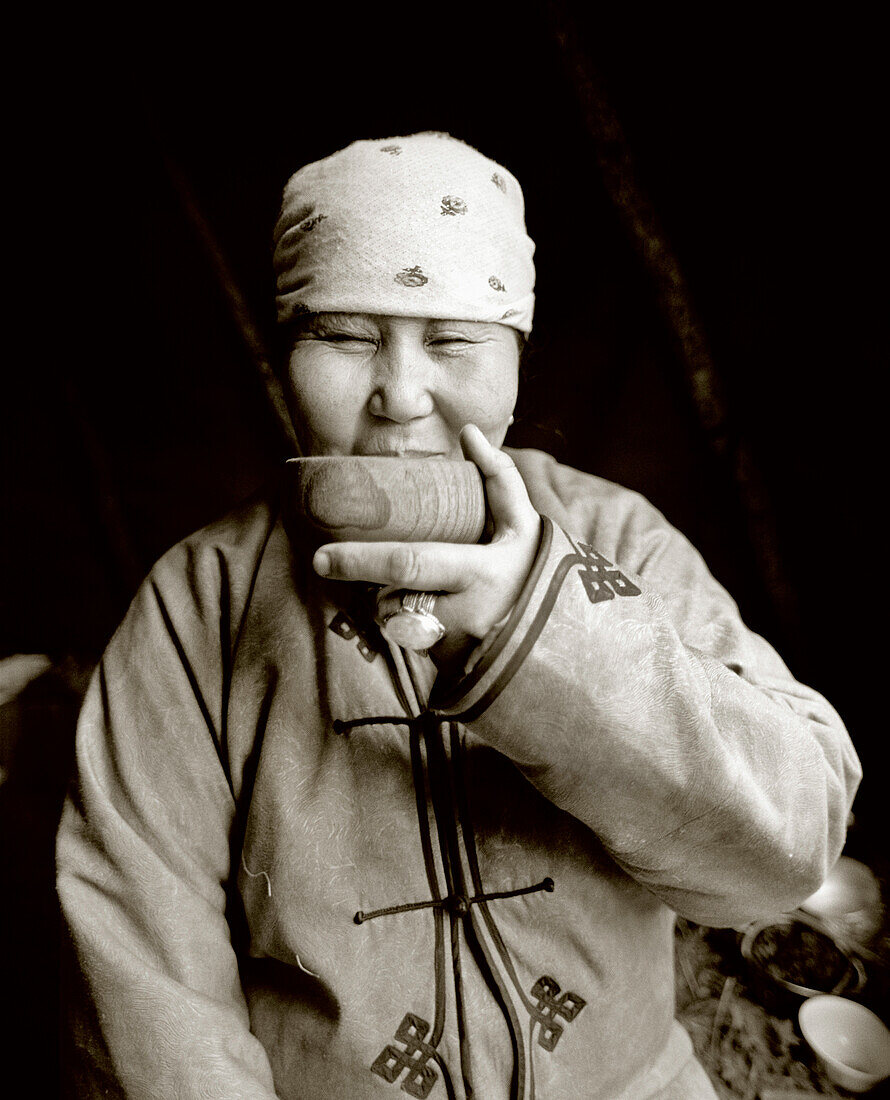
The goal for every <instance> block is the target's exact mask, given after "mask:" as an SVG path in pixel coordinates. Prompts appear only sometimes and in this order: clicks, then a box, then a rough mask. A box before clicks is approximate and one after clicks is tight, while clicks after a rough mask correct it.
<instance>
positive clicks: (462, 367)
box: [288, 313, 519, 458]
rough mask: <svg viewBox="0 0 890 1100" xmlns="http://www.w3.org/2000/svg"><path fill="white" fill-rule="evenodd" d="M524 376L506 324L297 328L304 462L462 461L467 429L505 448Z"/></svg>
mask: <svg viewBox="0 0 890 1100" xmlns="http://www.w3.org/2000/svg"><path fill="white" fill-rule="evenodd" d="M518 375H519V341H518V339H517V333H516V332H515V330H514V329H512V328H508V327H507V326H506V325H499V324H484V323H482V322H478V321H437V320H431V319H428V318H421V317H382V316H377V315H373V314H365V313H319V314H316V315H314V316H312V317H309V318H307V319H306V321H304V322H303V323H302V325H301V326H300V327H299V328H298V329H297V336H296V339H295V341H294V345H293V349H292V350H291V353H290V361H289V366H288V383H289V384H288V400H289V404H290V409H291V415H292V416H293V418H294V422H295V427H296V431H297V437H298V440H299V443H300V449H301V452H302V453H303V454H304V455H310V454H314V455H404V456H416V457H429V456H432V455H437V456H441V457H445V458H462V457H463V453H462V451H461V447H460V441H459V436H460V431H461V428H463V426H464V425H465V424H468V423H473V424H476V425H477V427H479V428H480V429H481V430H482V431H483V432H484V434H485V435H486V436H487V438H488V440H489V442H491V443H492V444H494V446H496V447H499V446H500V445H501V443H502V442H503V440H504V435H505V434H506V431H507V426H508V423H509V419H510V414H511V413H512V412H513V406H514V404H515V403H516V391H517V382H518Z"/></svg>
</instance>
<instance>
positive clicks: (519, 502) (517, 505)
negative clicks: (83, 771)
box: [460, 424, 538, 531]
mask: <svg viewBox="0 0 890 1100" xmlns="http://www.w3.org/2000/svg"><path fill="white" fill-rule="evenodd" d="M460 443H461V447H462V449H463V452H464V457H465V458H468V459H470V461H471V462H475V464H476V465H477V466H478V467H479V470H480V472H481V473H482V475H483V477H484V478H485V495H486V498H487V500H488V506H489V509H490V511H491V514H492V518H493V519H494V523H495V530H496V531H497V530H499V529H503V528H504V527H510V528H513V529H514V530H524V529H525V528H526V527H529V528H530V527H532V526H534V525H536V524H537V522H538V517H537V513H536V512H535V510H534V509H533V508H532V505H531V501H530V500H529V497H528V490H527V489H526V487H525V482H524V481H523V480H522V475H521V474H520V472H519V470H517V468H516V463H515V462H514V461H513V459H512V458H510V456H509V455H508V454H506V453H505V452H504V451H501V450H499V449H498V448H497V447H493V446H492V445H491V443H489V442H488V440H487V439H486V438H485V435H484V434H483V433H482V432H481V431H480V429H479V428H477V427H476V425H475V424H466V425H464V428H463V430H462V431H461V435H460Z"/></svg>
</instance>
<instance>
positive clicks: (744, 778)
mask: <svg viewBox="0 0 890 1100" xmlns="http://www.w3.org/2000/svg"><path fill="white" fill-rule="evenodd" d="M655 543H660V545H654V544H655ZM640 556H641V557H642V558H644V559H645V565H644V567H643V572H642V573H641V574H636V573H634V574H632V573H630V572H627V573H625V572H624V570H623V569H622V570H621V571H618V570H616V569H614V567H613V566H612V565H611V563H610V562H608V561H606V560H604V559H603V557H602V555H599V554H597V553H596V551H594V550H593V549H592V548H591V547H589V546H588V545H587V544H585V543H583V542H582V541H581V540H578V539H572V538H570V537H569V536H568V535H566V534H565V533H564V532H563V531H562V530H560V529H559V528H558V527H556V526H555V525H554V524H552V523H550V521H546V529H545V534H544V538H543V540H542V546H541V549H540V552H539V555H538V559H537V561H536V564H535V567H534V569H533V571H532V574H531V576H530V578H529V581H528V583H527V585H526V589H525V591H524V592H523V594H522V596H521V597H520V600H519V602H518V603H517V605H516V607H515V609H514V612H513V614H512V616H511V618H510V620H509V621H508V623H507V624H506V626H505V627H504V629H503V630H502V631H501V632H500V634H499V635H498V637H497V639H496V642H495V644H494V645H493V646H492V647H491V648H490V649H489V650H488V652H487V653H486V654H485V656H484V657H483V658H482V659H481V660H480V662H479V663H478V664H477V665H476V666H475V667H474V668H473V669H472V671H471V673H470V674H469V675H468V676H466V677H464V678H463V679H462V680H461V681H460V682H458V683H457V684H455V685H453V686H452V687H451V688H450V690H448V689H446V688H445V687H444V685H441V686H440V687H439V689H438V691H437V692H436V693H435V696H434V699H433V700H431V705H433V706H436V707H437V709H438V710H439V711H440V712H441V713H442V714H443V715H446V716H449V717H454V718H457V719H459V720H461V721H465V722H467V723H468V724H469V725H470V726H471V728H472V729H473V732H474V733H475V734H477V735H478V736H480V737H482V738H484V739H485V740H486V741H488V742H489V743H490V744H492V745H493V746H494V747H496V748H498V749H499V750H500V751H501V752H503V753H505V754H506V755H507V756H509V757H511V759H513V760H514V761H515V762H516V763H517V764H518V766H519V767H520V768H521V769H522V770H523V772H524V773H525V774H526V775H527V776H528V777H529V779H530V780H531V781H532V782H533V783H534V784H535V785H536V786H537V787H538V788H539V789H540V790H541V791H542V793H544V794H545V795H546V796H547V797H548V798H549V799H551V801H553V802H555V803H556V804H557V805H559V806H560V807H561V808H562V809H564V810H566V811H567V812H569V813H571V814H573V815H574V816H575V817H577V818H579V819H580V820H581V821H583V822H584V823H585V824H587V825H588V826H590V828H591V829H593V830H594V831H595V832H596V833H597V835H598V836H599V837H600V839H601V840H602V841H603V843H604V844H605V846H606V847H607V848H608V850H609V851H610V853H611V854H612V856H613V857H614V858H615V859H616V861H617V862H618V863H619V864H620V865H621V866H622V867H624V869H625V870H626V871H627V872H628V873H629V874H631V875H632V876H633V877H634V878H636V879H637V880H638V881H640V882H643V883H644V884H645V885H647V886H648V887H649V888H650V889H652V890H653V891H654V892H655V893H657V894H658V895H659V896H660V897H662V898H663V900H664V901H665V902H666V903H667V904H668V905H670V906H671V908H673V909H674V910H676V911H677V912H679V913H681V914H682V915H684V916H687V917H689V918H690V919H692V920H696V921H699V922H701V923H705V924H711V925H722V924H741V923H742V922H744V921H746V920H750V919H753V918H754V917H755V916H758V915H764V914H774V913H776V912H781V911H783V910H785V909H788V908H792V907H794V906H795V905H797V904H799V902H801V901H802V900H803V899H804V898H806V897H807V896H808V895H809V894H810V893H811V892H812V891H813V890H815V889H816V888H817V886H818V885H819V884H820V883H821V882H822V880H823V878H824V877H825V875H826V874H827V872H828V871H829V870H830V868H831V866H832V865H833V863H834V861H835V859H836V858H837V856H838V855H839V854H840V851H841V848H842V847H843V842H844V835H845V828H846V820H847V813H848V810H849V806H850V803H851V801H852V798H853V794H854V793H855V790H856V785H857V783H858V780H859V776H860V772H859V765H858V761H857V759H856V756H855V753H854V751H853V748H852V745H851V744H850V741H849V739H848V737H847V734H846V732H845V730H844V727H843V725H842V723H841V721H840V719H839V717H838V716H837V714H836V713H835V712H834V710H833V709H832V708H831V707H830V706H829V705H828V704H827V703H826V702H825V700H824V699H822V698H821V697H820V696H819V695H817V694H816V693H815V692H813V691H811V690H809V689H808V688H806V687H804V686H802V685H800V684H798V683H796V681H795V680H794V679H793V678H792V676H791V675H790V673H789V672H788V670H787V669H786V668H785V666H784V664H783V663H782V662H781V660H780V659H779V658H778V656H777V655H776V653H775V652H774V651H773V650H772V649H771V648H770V646H769V645H767V643H766V642H764V641H763V639H761V638H759V637H758V636H756V635H754V634H752V633H751V632H750V631H748V630H747V629H746V628H745V627H744V625H743V624H742V622H741V620H740V618H739V616H738V612H737V610H736V608H735V605H734V603H733V602H732V600H731V599H730V598H729V597H728V595H727V594H726V593H725V592H724V591H723V590H722V589H721V588H720V587H719V586H718V585H717V584H716V582H715V581H714V580H713V578H712V577H711V576H710V574H709V573H708V572H707V570H706V569H705V567H704V565H703V563H702V562H701V559H700V558H699V557H698V555H697V553H696V552H695V551H694V550H693V549H692V547H691V546H689V544H688V543H687V542H686V540H685V539H683V538H682V537H681V536H680V535H679V534H677V533H676V532H671V534H670V535H667V533H666V530H665V531H662V532H660V533H659V534H658V536H657V537H656V538H655V539H652V538H650V539H649V540H648V542H647V544H646V545H645V552H641V555H640ZM650 578H651V579H650Z"/></svg>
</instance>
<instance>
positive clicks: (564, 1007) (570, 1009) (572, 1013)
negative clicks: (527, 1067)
mask: <svg viewBox="0 0 890 1100" xmlns="http://www.w3.org/2000/svg"><path fill="white" fill-rule="evenodd" d="M531 994H532V996H533V997H534V998H535V1000H536V1001H537V1002H538V1003H537V1004H536V1005H535V1007H534V1008H533V1009H532V1011H531V1015H532V1021H533V1022H536V1023H539V1024H540V1025H541V1031H540V1033H539V1035H538V1045H539V1046H542V1047H543V1048H544V1050H553V1049H554V1048H555V1047H556V1044H557V1043H558V1042H559V1040H560V1038H561V1037H562V1033H563V1031H564V1030H565V1029H564V1028H563V1025H562V1024H561V1023H559V1022H558V1021H557V1017H558V1016H562V1018H563V1019H564V1020H565V1021H566V1022H567V1023H571V1021H572V1020H574V1018H575V1017H576V1016H577V1015H578V1013H579V1012H580V1011H581V1009H582V1008H583V1007H584V1006H585V1005H586V1004H587V1001H585V1000H584V998H583V997H579V996H578V994H577V993H568V992H566V993H563V994H562V996H560V995H559V994H560V989H559V982H557V981H555V980H554V979H553V978H548V977H547V975H546V974H545V975H544V977H543V978H538V980H537V981H536V982H535V984H534V985H533V986H532V989H531Z"/></svg>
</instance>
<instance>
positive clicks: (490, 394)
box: [455, 362, 519, 445]
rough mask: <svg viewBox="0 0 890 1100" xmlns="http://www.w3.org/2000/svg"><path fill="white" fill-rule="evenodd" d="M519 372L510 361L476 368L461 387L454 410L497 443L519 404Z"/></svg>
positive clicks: (463, 419)
mask: <svg viewBox="0 0 890 1100" xmlns="http://www.w3.org/2000/svg"><path fill="white" fill-rule="evenodd" d="M518 373H519V372H518V368H517V366H516V365H515V364H513V363H511V362H507V363H501V362H495V363H488V364H485V367H484V369H481V370H478V371H475V372H473V374H472V375H471V376H470V377H468V378H467V379H466V380H465V384H464V385H463V386H462V387H461V388H460V389H459V391H458V399H459V407H458V408H456V410H455V411H456V412H457V414H458V416H459V417H460V418H462V421H463V423H466V422H467V421H472V422H473V423H474V424H476V426H477V427H479V428H481V430H482V431H483V432H484V434H485V435H486V436H488V437H489V441H490V442H492V443H497V444H498V445H499V444H500V442H501V441H502V439H503V435H504V433H505V432H506V430H507V422H508V420H509V418H510V414H511V413H512V412H513V407H514V405H515V404H516V396H517V392H518Z"/></svg>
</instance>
